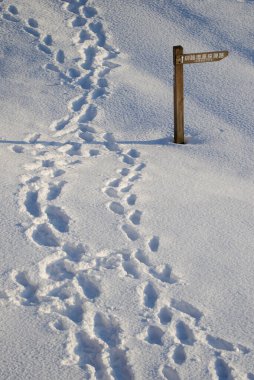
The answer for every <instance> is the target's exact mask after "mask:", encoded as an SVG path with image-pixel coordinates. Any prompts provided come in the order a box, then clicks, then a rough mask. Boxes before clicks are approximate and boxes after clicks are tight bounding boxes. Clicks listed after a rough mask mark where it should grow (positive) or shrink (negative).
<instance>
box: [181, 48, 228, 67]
mask: <svg viewBox="0 0 254 380" xmlns="http://www.w3.org/2000/svg"><path fill="white" fill-rule="evenodd" d="M227 56H228V51H227V50H222V51H209V52H203V53H190V54H181V55H178V56H176V64H177V65H182V64H190V63H205V62H216V61H220V60H222V59H224V58H226V57H227Z"/></svg>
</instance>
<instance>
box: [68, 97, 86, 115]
mask: <svg viewBox="0 0 254 380" xmlns="http://www.w3.org/2000/svg"><path fill="white" fill-rule="evenodd" d="M86 103H87V101H86V97H85V96H81V97H80V98H78V99H77V100H74V101H73V102H72V105H71V108H72V110H73V111H74V112H79V111H80V110H81V108H82V107H83V106H84V105H85V104H86Z"/></svg>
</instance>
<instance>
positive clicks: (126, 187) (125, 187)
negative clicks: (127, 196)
mask: <svg viewBox="0 0 254 380" xmlns="http://www.w3.org/2000/svg"><path fill="white" fill-rule="evenodd" d="M132 186H133V185H127V186H124V187H122V188H121V192H122V193H128V192H129V191H130V190H131V189H132Z"/></svg>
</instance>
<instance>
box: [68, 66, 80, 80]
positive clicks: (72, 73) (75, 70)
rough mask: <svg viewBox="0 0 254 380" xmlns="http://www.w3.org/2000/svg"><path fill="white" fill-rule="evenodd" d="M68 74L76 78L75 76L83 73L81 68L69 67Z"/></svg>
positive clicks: (77, 76)
mask: <svg viewBox="0 0 254 380" xmlns="http://www.w3.org/2000/svg"><path fill="white" fill-rule="evenodd" d="M67 74H68V75H69V76H70V77H71V78H73V79H75V78H79V77H80V75H81V74H80V71H79V70H77V69H73V68H71V69H68V70H67Z"/></svg>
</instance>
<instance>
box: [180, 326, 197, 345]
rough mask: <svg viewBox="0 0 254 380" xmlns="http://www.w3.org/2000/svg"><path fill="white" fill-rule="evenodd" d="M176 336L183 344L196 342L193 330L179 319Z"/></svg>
mask: <svg viewBox="0 0 254 380" xmlns="http://www.w3.org/2000/svg"><path fill="white" fill-rule="evenodd" d="M176 336H177V338H178V339H179V340H180V342H181V343H182V344H187V345H190V346H192V345H193V344H194V342H195V338H194V334H193V332H192V330H191V329H190V327H189V326H187V325H186V324H185V323H184V322H182V321H178V322H177V324H176Z"/></svg>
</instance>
